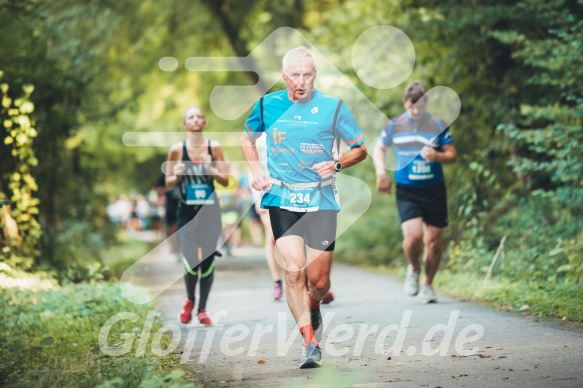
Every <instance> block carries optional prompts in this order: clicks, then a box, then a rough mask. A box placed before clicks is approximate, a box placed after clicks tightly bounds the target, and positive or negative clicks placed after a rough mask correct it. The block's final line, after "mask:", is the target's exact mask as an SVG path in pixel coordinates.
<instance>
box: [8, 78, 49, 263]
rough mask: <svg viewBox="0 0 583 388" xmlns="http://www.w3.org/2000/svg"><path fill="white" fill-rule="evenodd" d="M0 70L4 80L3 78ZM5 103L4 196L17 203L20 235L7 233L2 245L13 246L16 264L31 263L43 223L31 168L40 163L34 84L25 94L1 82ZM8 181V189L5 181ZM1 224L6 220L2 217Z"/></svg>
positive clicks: (14, 211) (25, 88)
mask: <svg viewBox="0 0 583 388" xmlns="http://www.w3.org/2000/svg"><path fill="white" fill-rule="evenodd" d="M3 74H4V73H3V72H2V71H0V80H2V78H3ZM0 88H1V91H2V106H1V107H0V128H1V129H2V130H3V134H2V138H3V142H2V143H3V144H2V146H0V147H2V148H0V149H1V151H2V154H3V155H4V156H3V157H2V159H3V162H5V163H2V169H1V170H0V198H2V199H4V198H5V197H4V196H5V195H8V196H10V200H11V203H12V205H13V207H12V209H10V210H11V211H10V214H11V216H12V217H13V218H14V221H16V226H17V227H18V237H16V236H13V237H10V236H4V239H3V240H0V242H1V243H2V246H4V247H10V248H13V249H12V250H11V251H10V253H9V254H10V256H16V257H20V258H21V259H18V258H16V257H15V258H13V260H12V261H11V263H12V264H17V265H18V264H20V265H25V266H27V267H28V266H29V265H30V264H31V261H30V258H32V257H33V256H34V255H37V254H38V250H37V242H38V240H39V238H40V236H41V227H40V224H39V223H38V221H37V217H38V214H39V208H38V204H39V200H38V198H36V196H35V195H34V193H33V192H35V191H38V186H37V182H36V179H35V177H34V176H33V174H32V171H31V169H32V168H33V167H34V166H36V165H37V164H38V159H37V158H36V156H35V152H34V149H33V145H34V139H35V138H36V137H37V131H36V129H35V128H34V122H33V121H32V120H31V118H30V114H31V113H32V112H33V111H34V104H33V103H32V102H31V101H30V100H29V99H30V95H31V93H32V92H33V90H34V87H33V86H32V85H24V86H23V87H22V89H23V94H19V95H15V93H14V92H12V91H11V90H10V86H9V84H8V83H4V82H3V83H1V84H0ZM4 182H6V183H7V186H8V187H7V188H6V189H4V187H3V183H4ZM0 226H2V222H1V221H0Z"/></svg>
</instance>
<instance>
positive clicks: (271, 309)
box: [142, 247, 583, 387]
mask: <svg viewBox="0 0 583 388" xmlns="http://www.w3.org/2000/svg"><path fill="white" fill-rule="evenodd" d="M234 254H235V256H234V257H223V258H218V259H217V265H216V271H215V282H214V286H213V289H212V291H211V296H210V299H209V303H208V306H207V310H208V311H209V313H210V314H211V316H212V317H213V321H214V325H213V326H212V327H202V326H200V325H199V323H198V322H193V323H190V324H189V325H182V324H180V322H179V321H178V317H177V316H178V312H179V311H180V309H181V307H182V303H183V301H184V295H185V293H184V285H183V282H182V279H181V277H180V274H181V271H182V267H181V264H180V263H178V262H176V261H175V260H174V259H172V258H171V257H170V256H168V255H163V254H158V255H156V257H154V258H151V260H150V262H149V263H147V267H148V270H147V274H148V275H147V277H146V280H147V284H148V287H149V288H150V290H151V291H152V292H154V293H156V294H159V295H158V297H156V299H155V300H154V301H155V303H156V304H157V306H158V308H159V311H160V313H161V317H162V319H163V321H164V323H165V325H167V326H168V328H174V329H175V330H177V331H178V333H180V334H181V335H180V336H179V337H180V338H179V339H180V343H179V345H178V346H177V348H176V350H175V352H176V353H179V354H181V356H182V361H183V362H184V363H186V364H187V368H188V369H190V370H191V371H192V376H194V379H195V380H196V381H197V383H198V384H200V385H202V386H204V387H341V386H346V387H387V386H390V387H391V386H394V387H583V329H582V328H574V327H570V326H568V325H566V324H561V323H560V322H554V321H553V322H541V321H536V320H535V319H534V318H532V317H524V316H521V315H518V314H510V313H503V312H499V311H495V310H494V309H491V308H488V307H484V306H479V305H476V304H474V303H469V302H464V301H462V300H455V299H452V298H450V297H447V296H446V295H443V294H440V293H439V290H438V295H439V303H437V304H429V305H426V304H423V303H421V301H420V300H419V299H418V298H417V297H410V296H407V295H405V294H404V293H403V291H402V286H401V281H400V280H397V279H394V278H392V277H389V276H386V275H382V274H377V273H374V272H372V271H369V270H364V269H361V268H358V267H353V266H348V265H345V264H342V263H334V265H333V271H332V290H333V291H334V295H335V298H336V299H335V300H334V301H333V302H332V303H331V304H329V305H324V306H322V314H323V315H324V322H325V332H324V338H323V340H322V341H321V344H322V346H323V367H322V368H320V369H309V370H300V369H299V368H298V362H299V359H300V356H301V352H302V346H301V340H300V337H299V335H298V334H296V333H297V329H296V328H295V325H294V322H293V319H292V316H291V314H290V313H289V312H288V307H287V303H286V302H285V300H283V301H273V300H272V299H271V292H272V282H271V278H270V275H269V271H268V268H267V265H266V263H265V259H264V257H263V255H262V250H260V249H258V248H249V247H246V248H239V249H235V250H234ZM175 279H176V282H174V280H175ZM142 280H144V279H142ZM173 282H174V283H173ZM164 283H165V284H172V283H173V285H171V286H170V287H167V286H160V284H164ZM161 287H163V289H164V291H163V292H161V291H162V289H161ZM160 292H161V293H160ZM194 321H196V319H194ZM178 328H180V329H178ZM175 339H178V338H175Z"/></svg>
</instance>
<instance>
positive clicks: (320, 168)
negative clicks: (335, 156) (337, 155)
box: [312, 161, 336, 179]
mask: <svg viewBox="0 0 583 388" xmlns="http://www.w3.org/2000/svg"><path fill="white" fill-rule="evenodd" d="M312 169H313V170H316V172H317V173H318V175H320V178H322V179H328V178H330V177H331V176H332V175H334V173H335V172H336V169H335V168H334V162H333V161H328V162H320V163H316V164H314V167H312Z"/></svg>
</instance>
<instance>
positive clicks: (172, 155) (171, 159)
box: [166, 144, 185, 187]
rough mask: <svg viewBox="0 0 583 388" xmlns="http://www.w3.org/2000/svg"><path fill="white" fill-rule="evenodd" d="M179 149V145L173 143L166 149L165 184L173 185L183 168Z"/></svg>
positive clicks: (178, 178)
mask: <svg viewBox="0 0 583 388" xmlns="http://www.w3.org/2000/svg"><path fill="white" fill-rule="evenodd" d="M181 156H182V155H181V151H180V147H179V145H176V144H175V145H173V146H172V147H170V151H168V163H166V186H168V187H174V186H176V184H177V183H178V181H179V180H180V174H182V173H183V172H184V170H185V166H184V163H182V162H181V161H180V159H181Z"/></svg>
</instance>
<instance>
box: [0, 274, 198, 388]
mask: <svg viewBox="0 0 583 388" xmlns="http://www.w3.org/2000/svg"><path fill="white" fill-rule="evenodd" d="M135 292H145V291H144V290H142V289H136V290H135ZM2 293H3V298H2V301H1V302H0V312H1V314H2V317H3V319H2V320H1V321H0V332H1V333H2V335H1V338H2V340H1V341H2V342H1V343H0V345H1V347H0V353H1V354H2V360H3V361H2V363H1V365H0V385H1V386H21V387H27V386H35V387H38V386H67V387H68V386H87V387H89V386H102V387H128V386H131V387H136V386H142V385H143V386H148V387H168V386H173V387H194V385H193V384H192V383H189V382H187V381H186V379H185V378H184V377H185V372H184V371H183V370H181V369H180V368H179V365H180V364H179V358H178V355H175V354H172V353H170V354H168V355H164V356H162V357H156V356H154V354H153V353H152V351H151V350H150V347H151V346H152V345H150V344H152V342H153V341H152V337H153V336H154V333H156V331H157V330H158V328H159V327H161V326H162V324H161V323H160V321H159V320H158V319H155V320H154V322H153V326H152V329H151V331H150V332H149V333H147V332H146V326H147V325H145V320H146V317H147V315H148V311H152V310H151V307H150V306H148V305H136V304H133V303H131V302H129V301H127V300H126V299H125V298H124V297H123V296H122V295H121V292H120V289H119V285H118V284H117V283H108V282H100V283H80V284H71V285H66V286H62V287H57V286H55V287H52V288H49V289H37V290H23V289H17V288H7V289H3V290H2ZM120 312H124V313H129V314H135V315H134V316H133V317H135V318H137V319H135V321H134V322H132V321H131V320H129V319H123V320H119V321H117V322H115V323H114V324H113V325H112V326H111V330H110V331H109V333H107V332H106V331H104V332H105V334H106V337H105V342H103V341H102V344H105V345H107V346H111V349H121V350H120V355H118V356H112V355H106V354H105V353H104V352H103V350H102V348H101V347H100V342H99V335H100V331H103V330H102V328H103V327H104V324H105V323H106V322H107V321H108V320H109V319H110V318H111V317H114V316H116V314H119V313H120ZM151 314H153V313H151ZM142 332H144V334H145V333H147V334H149V338H148V340H149V341H148V342H147V343H148V344H149V346H148V349H146V351H145V352H144V354H143V355H141V356H138V355H137V348H138V343H139V342H140V340H141V337H142V335H143V333H142ZM107 334H108V335H107ZM169 344H170V339H169V338H167V337H166V336H163V337H162V339H161V340H160V346H159V348H160V349H162V350H163V349H167V348H168V346H169ZM126 346H127V349H126V348H125V347H126ZM124 350H127V352H125V351H124Z"/></svg>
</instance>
